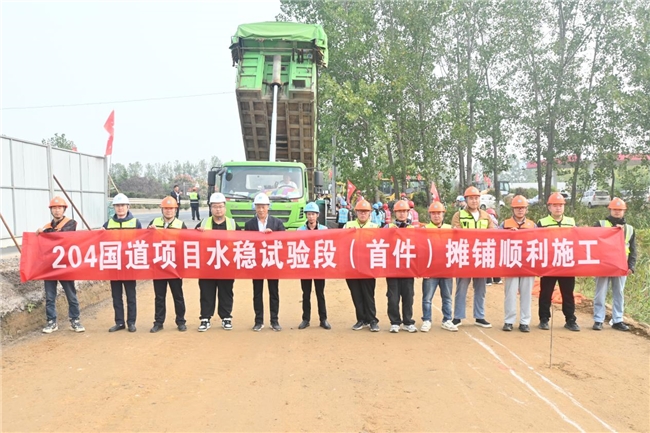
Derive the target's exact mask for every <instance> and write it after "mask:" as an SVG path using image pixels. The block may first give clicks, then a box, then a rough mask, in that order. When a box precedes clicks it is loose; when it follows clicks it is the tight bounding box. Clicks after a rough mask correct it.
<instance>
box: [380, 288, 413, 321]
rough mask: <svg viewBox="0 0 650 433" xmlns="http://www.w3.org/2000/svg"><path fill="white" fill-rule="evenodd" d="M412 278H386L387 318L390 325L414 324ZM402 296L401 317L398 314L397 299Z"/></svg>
mask: <svg viewBox="0 0 650 433" xmlns="http://www.w3.org/2000/svg"><path fill="white" fill-rule="evenodd" d="M413 282H414V279H413V278H386V283H387V284H388V291H387V292H386V296H387V297H388V318H389V319H390V324H391V325H399V324H401V323H403V324H405V325H414V324H415V320H413V296H414V295H415V290H414V289H413ZM400 298H402V318H401V319H400V316H399V300H400Z"/></svg>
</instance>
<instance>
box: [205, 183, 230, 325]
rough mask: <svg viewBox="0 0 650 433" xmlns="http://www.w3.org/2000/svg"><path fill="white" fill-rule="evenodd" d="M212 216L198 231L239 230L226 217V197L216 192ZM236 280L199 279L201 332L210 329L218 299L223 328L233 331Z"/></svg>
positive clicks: (211, 203)
mask: <svg viewBox="0 0 650 433" xmlns="http://www.w3.org/2000/svg"><path fill="white" fill-rule="evenodd" d="M210 212H211V216H210V217H208V218H206V219H204V220H203V221H201V222H200V223H199V224H198V225H197V226H196V229H197V230H201V231H205V230H238V228H237V223H235V220H234V219H232V218H228V217H226V196H224V195H223V194H222V193H220V192H215V193H213V194H212V195H211V196H210ZM234 284H235V280H232V279H230V280H227V279H212V278H211V279H206V278H199V290H200V292H201V294H200V299H201V301H200V302H201V316H200V317H199V319H200V320H201V324H200V325H199V332H205V331H207V330H208V329H210V327H211V325H210V319H212V316H214V310H215V307H216V303H217V299H218V300H219V307H218V309H217V312H218V313H219V317H220V318H221V327H222V328H223V329H225V330H226V331H230V330H231V329H232V305H233V300H234V292H233V286H234Z"/></svg>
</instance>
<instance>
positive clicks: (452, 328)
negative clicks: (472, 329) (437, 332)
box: [441, 320, 458, 332]
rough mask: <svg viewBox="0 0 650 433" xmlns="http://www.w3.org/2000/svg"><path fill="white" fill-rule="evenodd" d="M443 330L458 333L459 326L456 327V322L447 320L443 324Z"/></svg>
mask: <svg viewBox="0 0 650 433" xmlns="http://www.w3.org/2000/svg"><path fill="white" fill-rule="evenodd" d="M441 328H442V329H446V330H447V331H451V332H456V331H458V326H456V325H454V322H452V321H451V320H446V321H444V322H442V325H441Z"/></svg>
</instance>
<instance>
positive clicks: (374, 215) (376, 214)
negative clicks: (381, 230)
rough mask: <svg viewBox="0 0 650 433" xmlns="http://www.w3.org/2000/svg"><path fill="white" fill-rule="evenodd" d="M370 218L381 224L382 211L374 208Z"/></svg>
mask: <svg viewBox="0 0 650 433" xmlns="http://www.w3.org/2000/svg"><path fill="white" fill-rule="evenodd" d="M370 220H371V221H372V222H373V223H375V224H377V225H378V226H381V211H378V210H373V211H372V213H371V214H370Z"/></svg>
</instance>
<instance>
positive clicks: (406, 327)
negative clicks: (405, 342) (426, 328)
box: [404, 325, 418, 333]
mask: <svg viewBox="0 0 650 433" xmlns="http://www.w3.org/2000/svg"><path fill="white" fill-rule="evenodd" d="M404 330H405V331H408V332H410V333H413V332H418V328H416V327H415V325H404Z"/></svg>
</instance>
